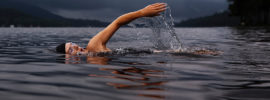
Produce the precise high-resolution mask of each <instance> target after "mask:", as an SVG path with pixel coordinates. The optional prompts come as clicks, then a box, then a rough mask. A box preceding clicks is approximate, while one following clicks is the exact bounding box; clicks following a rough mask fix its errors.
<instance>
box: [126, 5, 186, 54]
mask: <svg viewBox="0 0 270 100" xmlns="http://www.w3.org/2000/svg"><path fill="white" fill-rule="evenodd" d="M129 25H130V26H131V27H133V28H134V29H135V30H137V35H138V37H140V36H139V35H141V34H140V33H141V32H140V31H138V27H148V28H150V29H151V30H152V36H151V41H152V42H153V44H154V48H155V49H158V50H182V44H181V42H180V39H179V38H178V36H177V34H176V33H175V29H174V19H173V17H172V14H171V9H170V7H169V6H168V7H167V10H166V11H164V12H163V13H161V15H160V16H156V17H152V18H149V17H145V18H140V19H138V20H136V21H134V22H133V23H131V24H129Z"/></svg>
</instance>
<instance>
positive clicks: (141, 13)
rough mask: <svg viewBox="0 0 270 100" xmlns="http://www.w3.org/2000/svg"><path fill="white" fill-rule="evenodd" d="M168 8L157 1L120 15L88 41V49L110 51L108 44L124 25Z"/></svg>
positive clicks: (156, 14)
mask: <svg viewBox="0 0 270 100" xmlns="http://www.w3.org/2000/svg"><path fill="white" fill-rule="evenodd" d="M165 10H166V4H165V3H155V4H151V5H148V6H146V7H145V8H143V9H140V10H138V11H134V12H130V13H127V14H124V15H122V16H120V17H118V18H117V19H116V20H114V21H113V22H112V23H111V24H110V25H109V26H107V27H106V28H105V29H104V30H102V31H101V32H99V33H98V34H97V35H95V36H94V37H93V38H92V39H91V40H90V41H89V43H88V45H87V47H86V49H87V50H88V51H90V52H107V51H110V50H109V49H108V48H107V47H106V44H107V42H108V41H109V39H110V38H111V37H112V36H113V34H114V33H115V32H116V31H117V30H118V29H119V28H120V27H121V26H123V25H125V24H128V23H129V22H131V21H133V20H135V19H137V18H141V17H153V16H158V15H159V14H160V13H161V12H163V11H165Z"/></svg>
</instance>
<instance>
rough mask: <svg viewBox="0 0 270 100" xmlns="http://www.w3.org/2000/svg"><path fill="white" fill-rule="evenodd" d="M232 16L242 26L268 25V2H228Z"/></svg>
mask: <svg viewBox="0 0 270 100" xmlns="http://www.w3.org/2000/svg"><path fill="white" fill-rule="evenodd" d="M228 2H229V11H230V12H231V13H230V14H231V15H232V16H238V17H240V24H241V25H244V26H254V25H269V24H270V0H228Z"/></svg>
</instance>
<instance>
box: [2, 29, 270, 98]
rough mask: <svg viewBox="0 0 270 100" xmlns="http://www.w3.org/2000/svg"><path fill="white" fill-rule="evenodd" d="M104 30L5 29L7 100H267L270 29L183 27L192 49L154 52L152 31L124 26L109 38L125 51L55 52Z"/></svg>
mask: <svg viewBox="0 0 270 100" xmlns="http://www.w3.org/2000/svg"><path fill="white" fill-rule="evenodd" d="M100 30H101V28H14V29H9V28H1V29H0V41H1V42H0V71H1V72H0V74H1V75H0V98H1V100H95V99H102V100H148V99H149V100H152V99H153V100H165V99H166V100H269V99H270V66H269V63H270V47H269V46H270V43H269V42H270V32H269V30H266V29H256V28H254V29H235V28H177V29H176V33H177V35H178V36H179V37H180V40H181V41H182V42H183V46H184V47H185V48H186V49H187V51H189V50H191V49H194V48H195V49H207V50H216V51H220V52H223V53H222V54H220V55H207V54H204V55H198V54H192V53H166V52H163V53H147V52H133V53H132V52H130V51H132V50H133V51H134V50H137V51H143V50H148V49H152V48H153V44H152V43H151V42H150V40H151V34H150V33H151V30H149V29H139V30H140V32H139V33H138V31H136V30H134V29H130V28H124V29H121V30H119V31H118V32H117V33H116V35H115V36H114V37H113V38H112V39H111V41H110V43H109V44H108V46H109V47H110V48H112V49H117V48H121V49H130V48H133V49H131V50H129V51H128V52H126V53H120V54H115V55H103V56H96V57H93V56H86V55H84V56H83V55H82V56H70V55H61V54H57V53H55V52H54V51H53V50H52V48H54V46H56V45H58V44H60V43H62V42H69V41H72V42H75V43H78V44H80V45H81V46H86V44H87V42H88V40H89V38H91V37H92V36H93V35H94V34H95V33H97V32H98V31H100ZM118 50H119V49H118Z"/></svg>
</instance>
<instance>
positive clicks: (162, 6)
mask: <svg viewBox="0 0 270 100" xmlns="http://www.w3.org/2000/svg"><path fill="white" fill-rule="evenodd" d="M166 7H167V5H160V6H157V7H155V8H154V9H155V10H160V9H163V8H166Z"/></svg>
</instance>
